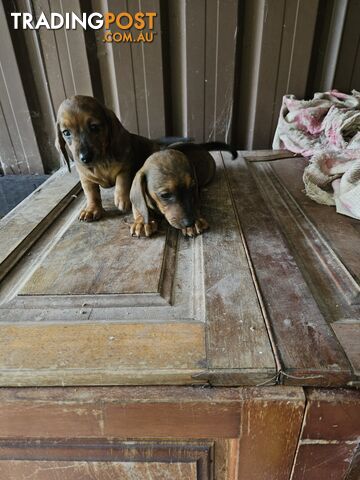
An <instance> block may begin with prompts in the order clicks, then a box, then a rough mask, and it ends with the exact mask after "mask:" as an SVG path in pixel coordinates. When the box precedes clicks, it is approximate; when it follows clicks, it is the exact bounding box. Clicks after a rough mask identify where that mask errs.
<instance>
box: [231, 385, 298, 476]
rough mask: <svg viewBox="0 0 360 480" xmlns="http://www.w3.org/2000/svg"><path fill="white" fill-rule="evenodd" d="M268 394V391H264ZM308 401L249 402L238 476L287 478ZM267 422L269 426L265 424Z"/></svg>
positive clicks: (242, 432) (240, 450)
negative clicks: (305, 404) (305, 403)
mask: <svg viewBox="0 0 360 480" xmlns="http://www.w3.org/2000/svg"><path fill="white" fill-rule="evenodd" d="M264 394H265V392H264ZM303 412H304V403H303V402H302V401H301V400H300V399H298V400H297V401H296V400H295V398H294V401H291V402H288V401H280V400H279V401H277V402H272V401H271V399H269V401H268V402H266V404H264V403H262V402H252V401H251V399H249V400H248V401H246V402H245V404H244V408H243V411H242V414H243V419H242V430H241V436H240V444H239V463H238V477H237V478H238V479H239V480H240V479H249V480H250V479H251V480H263V479H264V472H266V480H287V479H288V478H289V474H290V471H291V466H292V461H293V458H294V454H295V450H296V446H297V441H298V436H299V433H300V429H301V424H302V418H303ZM265 425H266V428H264V427H265Z"/></svg>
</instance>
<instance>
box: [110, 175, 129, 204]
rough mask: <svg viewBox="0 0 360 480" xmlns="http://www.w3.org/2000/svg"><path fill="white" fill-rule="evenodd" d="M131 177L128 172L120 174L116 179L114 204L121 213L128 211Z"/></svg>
mask: <svg viewBox="0 0 360 480" xmlns="http://www.w3.org/2000/svg"><path fill="white" fill-rule="evenodd" d="M130 187H131V177H130V174H129V173H128V172H122V173H120V174H119V175H118V176H117V177H116V181H115V192H114V203H115V206H116V207H117V208H118V209H119V210H120V211H121V212H127V211H128V210H130V207H131V202H130Z"/></svg>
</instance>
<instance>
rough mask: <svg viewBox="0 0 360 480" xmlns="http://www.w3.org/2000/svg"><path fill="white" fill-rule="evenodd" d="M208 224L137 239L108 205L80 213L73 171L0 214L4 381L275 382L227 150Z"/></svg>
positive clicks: (210, 194)
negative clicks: (90, 215)
mask: <svg viewBox="0 0 360 480" xmlns="http://www.w3.org/2000/svg"><path fill="white" fill-rule="evenodd" d="M216 159H217V167H218V168H217V175H216V179H215V180H214V182H213V183H212V184H211V185H210V186H209V188H208V189H207V190H206V191H204V192H203V194H204V196H203V201H204V205H205V207H204V215H205V217H207V218H209V221H210V225H211V229H210V231H209V232H206V233H205V234H204V235H203V236H199V237H197V238H195V239H185V238H183V237H182V235H181V234H179V232H178V231H177V230H175V229H173V228H171V227H168V226H167V225H166V224H165V222H163V224H162V226H161V228H160V231H159V233H158V234H157V235H156V236H154V237H152V238H150V239H146V238H143V239H136V238H132V237H131V236H130V233H129V224H130V222H131V215H126V216H124V215H120V214H119V212H117V211H116V209H115V208H114V206H113V201H112V195H113V191H112V190H103V191H102V197H103V201H104V202H103V203H104V207H105V209H106V211H107V213H106V216H105V218H104V219H102V220H100V221H98V222H94V223H91V224H89V223H84V222H79V221H78V219H77V216H78V213H79V210H80V208H81V206H82V204H83V203H84V197H83V194H82V192H81V191H80V187H79V184H78V179H77V175H76V173H74V172H73V173H72V174H68V173H66V172H65V171H60V172H59V173H58V174H56V175H54V176H53V177H51V179H50V180H49V181H48V182H47V183H46V184H44V185H43V186H42V187H41V188H40V189H38V190H37V191H36V192H34V194H33V195H32V196H30V197H29V198H28V199H26V200H25V201H24V202H23V203H22V204H20V205H19V206H18V207H17V208H16V209H15V210H13V211H12V212H11V213H10V214H9V215H8V216H7V217H6V218H4V219H3V220H2V221H1V222H0V243H1V245H2V249H1V258H0V262H1V263H0V264H1V270H0V279H1V280H2V281H1V283H0V342H1V344H2V349H1V351H0V384H1V385H8V386H16V385H24V386H25V385H107V384H110V385H114V384H122V385H129V384H135V385H139V384H196V383H209V382H210V383H212V384H220V385H222V384H223V385H241V384H245V385H246V384H249V385H257V384H262V383H264V382H269V383H275V379H276V374H277V368H276V362H275V359H274V356H273V351H272V346H271V343H270V339H269V336H268V332H267V328H266V324H265V320H264V316H263V311H262V308H261V305H260V303H259V297H258V292H257V287H256V282H254V278H253V273H252V270H251V266H250V265H249V258H248V255H247V251H246V247H245V245H244V243H243V240H242V232H241V228H240V224H239V221H238V217H237V213H236V209H235V206H234V203H233V199H232V194H231V191H230V186H229V181H228V178H227V174H226V171H225V168H224V165H223V160H222V157H221V156H220V155H216Z"/></svg>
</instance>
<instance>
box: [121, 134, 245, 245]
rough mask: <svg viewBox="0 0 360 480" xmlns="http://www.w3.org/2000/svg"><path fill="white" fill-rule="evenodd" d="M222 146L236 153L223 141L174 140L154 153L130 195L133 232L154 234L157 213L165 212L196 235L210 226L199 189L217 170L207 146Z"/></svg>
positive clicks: (172, 221)
mask: <svg viewBox="0 0 360 480" xmlns="http://www.w3.org/2000/svg"><path fill="white" fill-rule="evenodd" d="M215 149H222V150H227V151H231V152H232V153H233V158H235V157H236V155H237V153H236V151H235V152H234V150H233V149H231V147H229V146H228V145H227V144H224V143H221V142H214V143H209V144H200V145H196V144H190V143H188V144H174V145H172V146H170V147H169V148H168V149H166V150H162V151H160V152H156V153H153V154H152V155H151V156H150V157H149V158H148V159H147V160H146V162H145V163H144V165H143V167H142V168H141V169H140V170H139V171H138V173H137V174H136V176H135V178H134V181H133V184H132V187H131V191H130V199H131V203H132V210H133V215H134V223H133V224H132V225H131V227H130V232H131V234H132V235H133V236H136V237H140V236H146V237H149V236H151V235H152V234H153V233H154V232H155V231H156V230H157V220H156V219H155V217H156V216H157V215H158V214H162V215H164V216H165V218H166V219H167V221H168V222H169V223H170V225H172V226H173V227H175V228H177V229H180V230H181V231H182V233H183V234H184V235H185V236H189V237H193V236H196V235H199V234H201V233H202V232H203V231H204V230H206V229H207V228H208V226H209V225H208V223H207V221H206V220H205V219H204V218H202V217H201V215H200V211H199V189H200V188H201V187H203V186H204V185H206V184H208V183H209V182H210V181H211V179H212V178H213V176H214V174H215V169H216V166H215V162H214V159H213V157H212V156H211V155H210V154H209V152H208V151H207V150H215Z"/></svg>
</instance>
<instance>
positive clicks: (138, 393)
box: [0, 387, 304, 462]
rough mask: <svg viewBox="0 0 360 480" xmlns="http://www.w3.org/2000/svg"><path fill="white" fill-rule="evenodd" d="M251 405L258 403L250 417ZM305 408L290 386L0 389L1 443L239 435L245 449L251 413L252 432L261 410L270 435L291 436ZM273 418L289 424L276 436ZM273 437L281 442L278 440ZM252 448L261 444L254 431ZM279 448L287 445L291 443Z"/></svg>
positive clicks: (302, 399)
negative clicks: (16, 440)
mask: <svg viewBox="0 0 360 480" xmlns="http://www.w3.org/2000/svg"><path fill="white" fill-rule="evenodd" d="M244 402H245V403H244ZM251 402H254V403H255V404H256V405H255V406H254V409H255V410H254V411H253V410H251V406H250V403H251ZM303 403H304V396H303V392H302V390H301V389H299V388H292V387H267V388H246V387H244V388H214V389H211V388H205V389H204V388H195V387H86V388H80V387H76V388H65V389H64V388H28V389H18V388H12V389H9V388H8V389H7V388H2V389H1V391H0V405H1V408H0V423H1V426H2V428H1V430H0V438H1V439H3V440H5V439H16V438H23V437H27V438H33V439H36V438H43V439H52V438H53V439H61V438H63V439H69V438H73V439H76V438H79V439H85V438H97V439H100V438H105V439H106V438H109V436H111V437H113V438H136V437H137V438H177V439H181V438H187V439H192V438H194V439H197V438H220V439H221V438H224V439H225V438H235V437H237V436H239V435H243V436H244V444H245V442H249V440H250V437H249V434H251V431H246V428H247V422H251V413H252V412H254V420H253V422H254V423H253V424H254V427H255V426H256V425H259V422H260V412H261V409H264V407H266V406H267V405H270V408H269V415H267V414H265V417H264V419H266V424H265V423H263V425H267V423H268V422H269V425H273V426H272V427H271V428H272V429H275V430H272V431H276V432H279V430H283V432H292V431H293V429H294V424H295V418H297V414H296V412H300V411H301V408H302V405H303ZM245 404H247V405H248V406H247V407H246V409H247V410H246V411H247V412H249V413H246V415H244V413H242V405H245ZM276 405H279V407H278V408H277V407H276ZM280 406H281V407H280ZM281 410H282V411H283V412H284V413H283V414H281V413H280V412H281ZM255 411H256V412H257V413H256V415H255ZM274 412H278V413H279V415H280V418H282V419H285V417H286V416H288V419H290V420H291V422H290V424H291V425H288V426H285V423H283V422H281V424H280V427H279V429H276V422H277V420H276V416H275V417H273V416H272V413H274ZM249 415H250V418H249ZM24 419H26V422H24ZM272 422H274V423H272ZM241 425H242V427H241ZM264 431H266V429H265V430H264ZM269 431H270V430H269ZM241 432H243V433H241ZM244 432H247V433H244ZM268 438H271V437H270V436H269V437H268ZM274 438H276V439H278V437H277V436H275V437H274ZM256 441H260V437H259V432H258V433H257V435H256ZM282 441H283V442H284V443H283V445H286V443H287V442H288V441H289V440H286V439H283V440H282ZM253 447H254V450H253V453H254V457H253V459H252V461H253V462H255V459H258V455H257V452H258V451H259V450H257V449H256V444H255V442H254V443H253ZM255 450H256V452H255Z"/></svg>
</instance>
